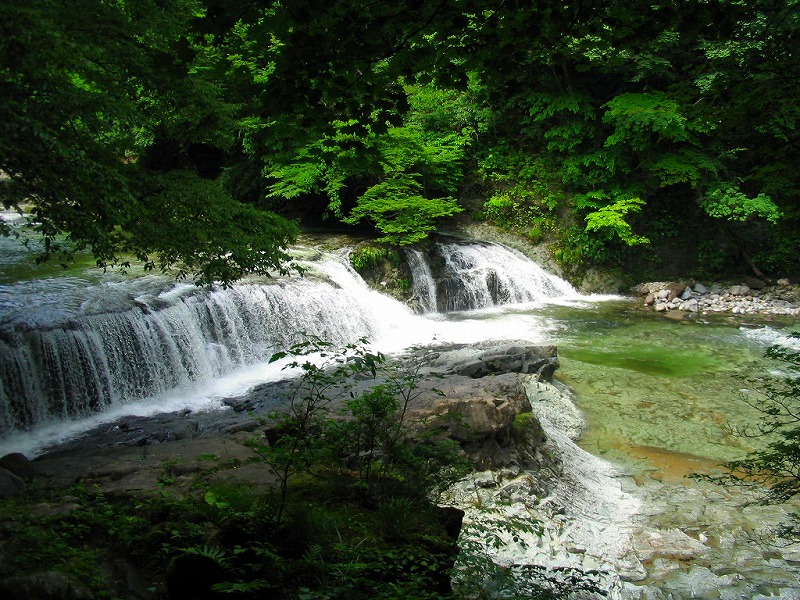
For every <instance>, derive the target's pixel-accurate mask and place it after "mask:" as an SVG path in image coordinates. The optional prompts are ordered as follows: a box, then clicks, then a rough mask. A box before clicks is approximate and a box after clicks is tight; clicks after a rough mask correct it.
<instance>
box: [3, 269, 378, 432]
mask: <svg viewBox="0 0 800 600" xmlns="http://www.w3.org/2000/svg"><path fill="white" fill-rule="evenodd" d="M163 284H167V288H166V289H164V290H163V291H161V292H160V293H157V294H155V295H151V294H145V295H140V296H137V297H135V298H133V299H132V305H130V306H128V308H127V309H126V310H122V311H115V312H106V313H101V314H85V310H84V311H83V313H84V314H76V315H73V316H71V317H70V318H68V319H67V320H63V315H61V314H59V313H56V318H57V319H59V318H62V320H56V321H55V322H53V323H50V324H49V326H48V327H47V328H42V321H43V320H44V317H43V316H41V315H30V317H31V321H32V322H33V323H35V324H36V325H37V326H38V327H37V328H32V327H30V326H26V325H25V324H24V323H20V322H19V320H17V322H15V324H14V325H13V326H12V327H8V328H6V329H4V330H3V331H2V332H0V433H2V432H7V431H10V430H14V429H28V428H31V427H33V426H35V425H36V424H37V423H40V422H42V421H46V420H49V419H53V418H66V417H74V416H79V415H85V414H88V413H90V412H93V411H96V410H99V409H102V408H105V407H108V406H111V405H117V404H120V403H125V402H129V401H132V400H136V399H140V398H144V397H148V396H153V395H156V394H159V393H163V392H165V391H167V390H171V389H174V388H178V387H181V386H186V385H188V384H189V383H190V382H193V381H197V380H200V379H212V378H215V377H219V376H220V375H222V374H224V373H226V372H229V371H231V370H232V369H234V368H236V367H240V366H242V365H247V364H252V363H255V362H257V361H263V360H266V359H268V358H269V357H270V355H271V354H272V353H274V352H275V351H276V350H278V349H282V348H286V347H288V346H289V345H291V344H293V343H296V342H298V341H300V339H301V337H300V335H301V332H307V333H311V334H315V335H319V336H321V337H324V338H325V339H326V340H328V341H331V342H333V343H349V342H352V341H354V340H356V339H358V338H359V337H362V336H372V335H373V334H374V333H375V321H376V318H375V315H374V314H372V313H371V312H370V311H369V310H366V309H365V308H364V307H361V309H360V310H353V307H354V306H355V305H358V303H359V299H358V298H356V297H355V296H354V295H353V294H352V293H350V292H348V291H346V290H343V289H342V288H341V287H338V286H336V285H334V284H333V283H331V282H330V281H326V280H321V279H316V278H306V279H300V278H293V279H290V280H283V281H280V282H278V283H275V284H271V285H265V284H255V283H249V284H241V285H237V286H234V287H233V288H230V289H227V290H216V291H211V292H206V291H204V290H199V289H195V288H193V287H189V286H180V285H179V286H175V285H174V284H169V283H168V281H166V280H164V281H162V285H163ZM23 285H24V284H23ZM86 304H87V302H86V301H84V303H83V305H84V308H85V306H86Z"/></svg>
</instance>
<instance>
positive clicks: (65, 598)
mask: <svg viewBox="0 0 800 600" xmlns="http://www.w3.org/2000/svg"><path fill="white" fill-rule="evenodd" d="M0 597H1V598H4V600H92V598H93V596H92V593H91V592H90V591H89V590H88V589H87V588H85V587H84V586H82V585H80V584H79V583H77V582H76V581H74V580H73V578H72V577H70V576H69V575H67V574H66V573H57V572H55V571H46V572H41V573H32V574H30V575H20V576H16V577H8V578H7V579H3V580H2V581H0Z"/></svg>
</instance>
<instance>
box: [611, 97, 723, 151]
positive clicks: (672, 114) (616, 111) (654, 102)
mask: <svg viewBox="0 0 800 600" xmlns="http://www.w3.org/2000/svg"><path fill="white" fill-rule="evenodd" d="M603 106H604V108H605V109H606V112H605V114H604V115H603V122H604V123H608V124H610V125H612V126H613V127H614V131H613V132H612V134H611V135H610V136H608V138H607V139H606V142H605V145H606V146H621V145H624V146H626V147H628V148H631V149H632V150H646V149H647V148H648V147H649V146H651V145H652V144H654V143H661V142H672V143H676V142H686V143H689V144H692V145H695V144H697V143H698V139H697V137H696V134H697V133H700V132H704V131H707V130H708V129H709V128H708V126H706V125H704V124H703V123H701V122H698V121H696V120H692V119H689V118H687V117H686V115H685V114H684V111H683V109H682V107H681V106H680V105H679V104H678V103H677V102H676V101H675V100H673V99H672V98H670V97H669V96H668V95H667V94H665V93H663V92H649V93H646V94H620V95H619V96H616V97H614V98H613V99H611V100H610V101H609V102H607V103H606V104H604V105H603Z"/></svg>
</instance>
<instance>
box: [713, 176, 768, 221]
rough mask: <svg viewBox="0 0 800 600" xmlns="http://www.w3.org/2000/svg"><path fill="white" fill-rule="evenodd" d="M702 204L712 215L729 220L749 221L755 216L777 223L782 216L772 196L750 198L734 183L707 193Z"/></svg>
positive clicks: (763, 195) (759, 195)
mask: <svg viewBox="0 0 800 600" xmlns="http://www.w3.org/2000/svg"><path fill="white" fill-rule="evenodd" d="M701 206H702V207H703V210H704V211H705V212H706V213H708V214H709V215H710V216H712V217H715V218H717V219H726V220H728V221H747V220H748V219H752V218H754V217H755V218H761V219H765V220H767V221H769V222H770V223H776V222H777V221H778V219H780V217H781V212H780V210H779V209H778V207H777V206H776V205H775V203H774V202H773V201H772V198H770V197H769V196H767V195H765V194H758V195H757V196H755V197H754V198H750V197H749V196H747V195H746V194H745V193H743V192H742V191H740V190H739V188H738V187H737V186H735V185H733V184H722V185H720V186H719V187H717V188H715V189H713V190H711V191H709V192H708V193H706V195H705V196H704V197H703V199H702V200H701Z"/></svg>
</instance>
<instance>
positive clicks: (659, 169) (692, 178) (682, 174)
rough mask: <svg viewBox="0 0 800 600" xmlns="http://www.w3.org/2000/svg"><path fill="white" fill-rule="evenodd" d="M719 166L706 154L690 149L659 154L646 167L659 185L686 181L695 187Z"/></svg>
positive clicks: (665, 185) (664, 185)
mask: <svg viewBox="0 0 800 600" xmlns="http://www.w3.org/2000/svg"><path fill="white" fill-rule="evenodd" d="M718 168H719V165H718V162H717V161H715V160H712V159H711V158H710V157H709V156H708V155H707V154H704V153H702V152H699V151H697V150H692V149H684V150H680V151H678V152H671V153H665V154H661V155H659V156H656V157H655V158H653V159H652V161H651V162H650V163H649V164H648V169H649V170H650V172H651V173H652V174H653V175H654V178H655V179H656V181H657V182H658V185H659V187H667V186H670V185H676V184H679V183H687V184H689V185H691V186H692V187H697V186H698V185H699V184H700V182H701V181H702V180H703V178H705V177H707V176H709V175H713V174H715V173H716V171H717V169H718Z"/></svg>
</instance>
